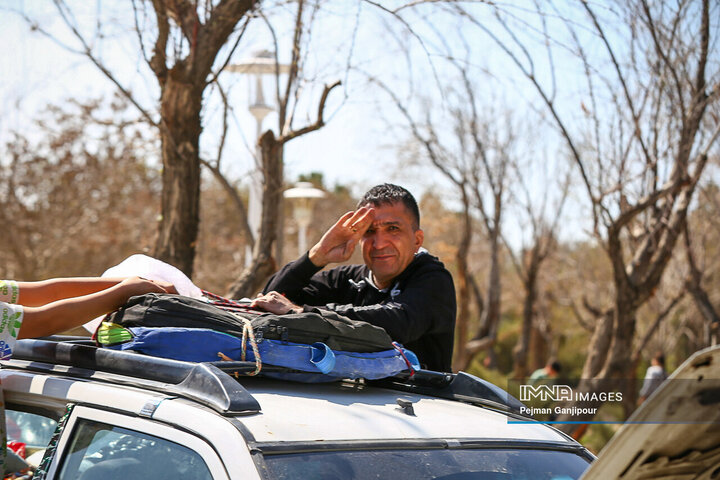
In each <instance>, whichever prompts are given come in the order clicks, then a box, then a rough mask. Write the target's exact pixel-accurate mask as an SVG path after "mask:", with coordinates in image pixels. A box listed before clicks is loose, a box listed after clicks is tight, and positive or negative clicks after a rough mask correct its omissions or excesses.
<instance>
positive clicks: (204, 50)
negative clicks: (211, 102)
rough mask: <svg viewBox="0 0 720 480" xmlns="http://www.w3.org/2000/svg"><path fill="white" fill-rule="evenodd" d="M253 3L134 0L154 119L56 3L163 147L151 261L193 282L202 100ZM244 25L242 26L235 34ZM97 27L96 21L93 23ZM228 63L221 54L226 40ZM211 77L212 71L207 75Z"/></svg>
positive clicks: (64, 7) (58, 1)
mask: <svg viewBox="0 0 720 480" xmlns="http://www.w3.org/2000/svg"><path fill="white" fill-rule="evenodd" d="M257 3H258V2H256V1H254V0H216V1H212V0H205V1H203V2H191V1H188V0H175V1H172V2H166V1H164V0H134V1H133V2H132V6H133V12H134V17H135V26H136V32H137V35H138V39H139V44H140V49H141V51H142V55H143V58H144V60H145V61H146V63H147V65H148V66H149V68H150V70H151V71H152V73H153V75H154V76H155V79H156V81H157V85H158V87H159V89H160V101H159V108H158V109H157V114H156V113H154V112H155V111H154V109H148V108H145V107H143V106H142V105H141V102H140V101H139V100H137V99H136V98H135V97H134V96H133V94H132V92H131V90H130V88H129V87H128V86H127V85H123V84H122V82H121V81H120V80H119V78H118V77H117V76H116V75H115V74H114V73H113V72H112V71H111V70H110V68H109V67H108V66H107V65H106V64H105V63H104V62H103V60H102V58H101V56H100V55H99V52H98V51H97V50H96V48H95V45H94V41H95V40H98V38H101V37H102V35H97V33H98V32H99V31H101V30H102V29H101V27H100V26H98V28H97V31H96V35H97V36H96V38H94V39H91V38H90V37H89V36H86V35H85V34H84V33H83V26H82V25H81V23H80V22H79V21H78V20H77V18H76V16H75V14H74V12H73V9H72V8H71V7H70V6H69V5H68V4H67V3H66V2H65V1H63V0H55V5H56V6H57V9H58V12H59V13H60V16H61V17H62V19H63V20H64V22H65V24H66V25H67V27H68V28H69V29H70V31H71V32H72V34H73V35H74V37H75V39H76V40H77V41H78V42H79V44H80V48H79V49H77V50H76V52H77V53H79V54H82V55H85V56H87V58H89V59H90V60H91V61H92V63H93V64H95V66H96V67H97V68H98V69H99V70H100V71H101V72H102V73H103V74H104V75H105V76H106V77H107V78H108V79H109V80H110V81H111V82H112V83H114V84H115V85H116V86H117V87H118V89H119V91H121V92H122V93H123V94H124V95H125V96H126V97H127V98H128V99H129V100H130V101H131V102H132V103H133V104H134V105H135V106H136V107H137V108H138V109H139V111H140V112H141V113H142V115H143V117H144V119H145V120H146V121H147V122H148V123H149V124H150V125H153V126H155V127H157V128H158V129H159V131H160V139H161V144H162V162H163V173H162V184H163V188H162V194H161V201H160V203H161V220H160V223H159V226H158V236H157V241H156V243H155V249H154V255H155V256H156V257H158V258H160V259H162V260H164V261H167V262H169V263H171V264H173V265H176V266H177V267H178V268H180V269H181V270H183V271H184V272H185V273H186V274H188V275H192V271H193V260H194V257H195V242H196V239H197V232H198V222H199V205H200V148H199V139H200V134H201V133H202V122H201V112H202V109H203V94H204V92H205V89H206V87H207V86H208V85H209V84H210V83H212V82H213V81H214V80H215V79H216V77H217V75H218V73H219V72H220V71H221V70H222V69H223V68H224V67H225V65H227V63H228V61H229V59H230V56H231V55H232V53H233V52H234V50H235V48H236V47H237V45H238V43H239V41H240V38H242V32H243V31H244V26H245V25H247V22H249V20H250V18H251V15H250V14H251V12H252V10H253V8H254V7H255V6H256V4H257ZM243 18H245V20H246V21H245V23H244V25H243V26H241V27H240V28H238V25H239V24H240V22H241V20H242V19H243ZM26 19H27V20H28V21H29V22H31V23H32V25H33V29H34V30H36V31H39V32H40V33H43V34H45V35H47V36H49V37H50V38H52V39H53V40H55V41H58V39H57V38H56V37H54V36H52V35H50V34H49V33H48V32H47V31H45V30H44V29H43V28H42V27H41V26H40V25H38V23H37V22H34V21H33V20H32V19H29V18H27V17H26ZM98 22H100V19H98ZM233 36H234V37H235V39H234V40H233V42H234V44H233V45H232V46H231V47H230V48H227V49H226V50H227V55H226V57H225V58H224V59H219V55H220V53H221V51H223V49H224V48H225V47H226V44H227V43H228V41H230V40H231V38H232V37H233ZM213 69H215V70H213Z"/></svg>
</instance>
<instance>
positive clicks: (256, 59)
mask: <svg viewBox="0 0 720 480" xmlns="http://www.w3.org/2000/svg"><path fill="white" fill-rule="evenodd" d="M227 70H228V71H230V72H235V73H245V74H248V75H250V79H249V80H250V81H249V82H248V87H249V94H248V99H252V101H251V103H250V105H248V110H249V111H250V114H251V115H252V116H253V117H254V118H255V139H256V142H255V168H254V169H252V171H251V172H250V175H249V176H250V187H249V191H248V193H249V195H248V224H249V227H250V231H252V233H253V236H254V237H255V239H257V238H258V235H259V232H260V220H261V217H262V184H263V175H262V172H261V167H260V166H261V165H262V159H261V158H260V155H262V152H261V151H260V149H259V148H258V147H257V139H259V138H260V134H261V133H262V124H263V121H264V120H265V117H267V116H268V115H269V114H270V113H272V112H273V111H274V110H275V109H274V107H273V106H272V105H268V104H266V103H265V95H264V93H263V75H275V76H279V75H281V74H283V73H288V72H289V71H290V66H289V65H283V64H278V63H276V62H275V56H274V55H273V54H272V53H271V52H269V51H267V50H262V51H259V52H257V53H256V54H255V55H254V56H253V57H251V58H249V59H247V60H244V61H242V62H240V63H237V64H234V65H228V67H227ZM253 77H254V78H253ZM253 80H255V82H253ZM253 83H254V84H255V85H254V89H253ZM253 90H254V95H253ZM251 260H252V251H251V249H250V246H249V245H248V246H247V247H245V265H246V266H247V265H249V264H250V261H251Z"/></svg>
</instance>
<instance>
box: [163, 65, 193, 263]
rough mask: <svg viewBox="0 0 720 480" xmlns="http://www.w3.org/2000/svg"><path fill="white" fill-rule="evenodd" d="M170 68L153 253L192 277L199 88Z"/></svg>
mask: <svg viewBox="0 0 720 480" xmlns="http://www.w3.org/2000/svg"><path fill="white" fill-rule="evenodd" d="M175 77H176V75H175V74H174V72H172V71H171V72H170V75H169V77H168V81H167V82H166V83H165V84H164V86H163V88H162V95H161V110H162V117H163V118H164V119H167V120H166V121H164V125H165V126H166V128H161V130H160V131H161V139H162V160H163V173H162V184H163V189H162V196H161V208H162V218H161V220H160V224H159V226H158V237H157V241H156V244H155V253H154V255H155V256H156V257H157V258H159V259H160V260H163V261H165V262H168V263H170V264H172V265H175V266H176V267H177V268H179V269H180V270H182V271H183V272H185V274H186V275H188V276H192V272H193V260H194V259H195V241H196V239H197V232H198V222H199V218H200V217H199V211H200V157H199V151H198V144H199V139H200V132H201V130H202V127H201V126H200V110H201V99H202V92H200V93H198V92H197V88H196V87H195V86H194V85H192V84H188V83H186V82H184V81H183V80H182V79H177V78H175Z"/></svg>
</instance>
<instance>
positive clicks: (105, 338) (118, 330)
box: [97, 322, 133, 345]
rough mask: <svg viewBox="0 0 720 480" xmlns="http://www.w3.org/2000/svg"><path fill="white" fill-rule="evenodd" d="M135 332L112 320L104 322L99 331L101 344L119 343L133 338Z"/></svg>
mask: <svg viewBox="0 0 720 480" xmlns="http://www.w3.org/2000/svg"><path fill="white" fill-rule="evenodd" d="M132 338H133V334H132V332H131V331H130V330H128V329H127V328H125V327H123V326H120V325H118V324H117V323H112V322H102V323H101V324H100V328H99V329H98V333H97V341H98V343H100V344H101V345H117V344H118V343H125V342H128V341H130V340H132Z"/></svg>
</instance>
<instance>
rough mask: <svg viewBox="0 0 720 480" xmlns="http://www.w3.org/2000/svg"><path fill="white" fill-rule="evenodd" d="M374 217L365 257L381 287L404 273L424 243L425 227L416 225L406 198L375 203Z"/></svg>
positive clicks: (364, 242) (365, 238) (366, 238)
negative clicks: (378, 204) (392, 201)
mask: <svg viewBox="0 0 720 480" xmlns="http://www.w3.org/2000/svg"><path fill="white" fill-rule="evenodd" d="M373 210H374V211H375V216H374V220H373V222H372V225H370V228H368V229H367V231H366V232H365V234H364V235H363V237H362V239H361V240H360V246H361V247H362V253H363V260H365V265H367V266H368V268H370V270H371V271H372V274H373V281H374V282H375V285H376V286H377V287H378V288H386V287H389V286H390V284H391V283H392V280H393V279H394V278H395V277H397V276H398V275H400V274H401V273H402V272H403V271H404V270H405V268H407V266H408V265H410V262H412V259H413V257H414V255H415V252H417V250H418V248H420V247H421V246H422V243H423V238H424V237H423V231H422V230H419V229H418V230H415V229H413V221H412V215H411V214H410V212H409V211H408V210H407V208H405V205H403V204H402V202H395V203H393V204H390V205H380V206H377V207H375V206H373Z"/></svg>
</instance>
